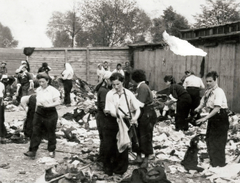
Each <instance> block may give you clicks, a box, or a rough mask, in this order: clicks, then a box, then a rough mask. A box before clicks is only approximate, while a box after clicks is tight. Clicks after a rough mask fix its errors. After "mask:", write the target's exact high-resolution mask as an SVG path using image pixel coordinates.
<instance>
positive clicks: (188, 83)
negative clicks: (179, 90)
mask: <svg viewBox="0 0 240 183" xmlns="http://www.w3.org/2000/svg"><path fill="white" fill-rule="evenodd" d="M183 86H184V88H185V89H186V88H187V87H197V88H201V89H204V88H205V86H204V84H203V82H202V79H201V78H199V77H197V76H195V75H190V76H188V77H187V78H186V79H185V80H184V83H183Z"/></svg>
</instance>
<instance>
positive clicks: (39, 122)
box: [29, 107, 58, 152]
mask: <svg viewBox="0 0 240 183" xmlns="http://www.w3.org/2000/svg"><path fill="white" fill-rule="evenodd" d="M57 120H58V114H57V111H56V109H55V107H52V108H41V107H38V108H37V111H36V113H35V115H34V119H33V133H32V137H31V142H30V147H29V151H33V152H36V151H37V150H38V146H39V145H40V143H41V140H42V135H43V134H42V129H43V128H45V129H46V133H47V134H48V151H49V152H53V151H55V149H56V143H57V141H56V135H55V130H56V126H57Z"/></svg>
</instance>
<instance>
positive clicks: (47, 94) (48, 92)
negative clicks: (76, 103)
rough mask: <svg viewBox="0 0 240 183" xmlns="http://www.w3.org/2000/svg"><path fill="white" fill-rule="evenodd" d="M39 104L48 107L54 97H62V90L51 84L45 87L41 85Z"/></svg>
mask: <svg viewBox="0 0 240 183" xmlns="http://www.w3.org/2000/svg"><path fill="white" fill-rule="evenodd" d="M36 93H37V106H43V107H47V106H48V104H51V103H53V102H54V99H57V98H60V92H59V91H58V90H57V89H56V88H54V87H53V86H51V85H49V86H47V88H45V89H43V88H42V87H41V86H40V87H38V88H37V90H36Z"/></svg>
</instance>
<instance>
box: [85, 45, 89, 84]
mask: <svg viewBox="0 0 240 183" xmlns="http://www.w3.org/2000/svg"><path fill="white" fill-rule="evenodd" d="M89 53H90V52H89V47H88V46H87V51H86V81H87V82H89Z"/></svg>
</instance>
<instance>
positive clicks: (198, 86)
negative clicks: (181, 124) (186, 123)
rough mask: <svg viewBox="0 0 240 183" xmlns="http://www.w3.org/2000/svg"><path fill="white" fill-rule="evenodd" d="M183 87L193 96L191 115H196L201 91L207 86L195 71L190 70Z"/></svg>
mask: <svg viewBox="0 0 240 183" xmlns="http://www.w3.org/2000/svg"><path fill="white" fill-rule="evenodd" d="M183 87H184V88H185V89H186V90H187V92H188V93H189V94H190V96H191V98H192V104H191V109H190V115H191V117H194V114H195V113H194V110H195V109H196V108H197V107H198V106H199V104H200V100H201V97H200V91H201V90H202V89H204V88H205V86H204V84H203V82H202V79H201V78H199V77H197V76H195V75H194V72H192V71H189V74H188V77H186V79H185V80H184V83H183Z"/></svg>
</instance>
